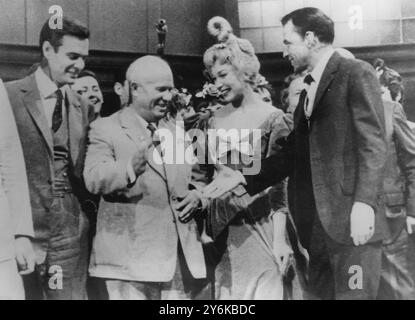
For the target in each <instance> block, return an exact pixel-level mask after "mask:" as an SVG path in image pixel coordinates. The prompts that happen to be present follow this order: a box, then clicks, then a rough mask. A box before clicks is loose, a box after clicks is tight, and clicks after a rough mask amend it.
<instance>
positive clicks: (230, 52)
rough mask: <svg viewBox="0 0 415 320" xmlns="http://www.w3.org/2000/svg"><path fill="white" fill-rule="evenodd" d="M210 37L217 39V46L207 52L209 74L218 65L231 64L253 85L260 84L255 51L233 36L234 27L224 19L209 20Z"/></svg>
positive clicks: (205, 59)
mask: <svg viewBox="0 0 415 320" xmlns="http://www.w3.org/2000/svg"><path fill="white" fill-rule="evenodd" d="M207 29H208V32H209V33H210V35H212V36H213V37H215V38H216V40H217V41H218V43H217V44H215V45H213V46H212V47H210V48H209V49H207V50H206V52H205V54H204V56H203V62H204V64H205V67H206V69H207V71H208V73H209V74H211V70H212V67H213V66H214V65H215V64H216V63H219V64H230V65H232V66H233V67H234V68H235V70H236V71H237V72H240V73H241V74H242V75H243V76H244V80H245V81H246V82H248V83H250V84H251V85H253V86H254V85H255V84H256V83H257V82H258V77H260V75H259V69H260V63H259V60H258V58H257V56H256V55H255V49H254V47H253V46H252V44H251V43H250V42H249V41H248V40H246V39H240V38H238V37H237V36H235V35H234V34H233V30H232V26H231V25H230V24H229V22H228V21H227V20H226V19H224V18H222V17H214V18H212V19H210V20H209V22H208V26H207Z"/></svg>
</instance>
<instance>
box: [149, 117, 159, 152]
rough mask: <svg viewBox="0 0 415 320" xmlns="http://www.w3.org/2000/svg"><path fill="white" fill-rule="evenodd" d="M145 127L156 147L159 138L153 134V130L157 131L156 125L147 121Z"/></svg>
mask: <svg viewBox="0 0 415 320" xmlns="http://www.w3.org/2000/svg"><path fill="white" fill-rule="evenodd" d="M147 129H148V130H149V131H150V132H151V139H153V145H154V147H155V148H157V147H158V146H159V145H160V140H159V139H158V137H157V135H156V134H155V132H156V131H157V129H156V127H155V126H154V125H153V124H152V123H149V124H148V125H147Z"/></svg>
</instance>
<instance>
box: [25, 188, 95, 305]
mask: <svg viewBox="0 0 415 320" xmlns="http://www.w3.org/2000/svg"><path fill="white" fill-rule="evenodd" d="M51 212H53V213H52V214H53V217H52V218H51V220H50V227H51V235H50V238H49V239H48V241H47V242H45V241H42V242H41V243H37V242H36V241H35V243H34V244H35V247H36V251H37V259H38V260H40V261H38V263H39V264H38V265H37V266H36V270H35V272H34V273H32V274H31V275H28V276H25V277H24V279H23V280H24V286H25V291H26V299H28V300H40V299H48V300H84V299H86V298H87V294H86V277H87V268H88V265H87V261H88V239H87V232H88V220H87V218H86V216H85V214H84V213H83V212H82V211H81V209H80V206H79V202H78V200H77V199H76V197H75V196H74V195H73V194H71V193H68V194H65V195H63V196H62V197H56V198H54V202H53V205H52V208H51Z"/></svg>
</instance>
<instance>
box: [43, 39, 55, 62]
mask: <svg viewBox="0 0 415 320" xmlns="http://www.w3.org/2000/svg"><path fill="white" fill-rule="evenodd" d="M42 52H43V56H44V57H45V58H46V59H48V60H49V58H50V57H51V55H52V54H54V53H56V52H55V49H54V48H53V46H52V45H51V43H50V42H49V41H45V42H43V45H42Z"/></svg>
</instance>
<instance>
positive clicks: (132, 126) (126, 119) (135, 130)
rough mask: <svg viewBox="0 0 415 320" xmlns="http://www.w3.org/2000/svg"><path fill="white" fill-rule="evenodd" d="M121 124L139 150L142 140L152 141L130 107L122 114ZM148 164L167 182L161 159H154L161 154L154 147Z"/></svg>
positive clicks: (151, 149) (149, 152) (149, 153)
mask: <svg viewBox="0 0 415 320" xmlns="http://www.w3.org/2000/svg"><path fill="white" fill-rule="evenodd" d="M120 123H121V127H122V128H123V130H124V132H125V134H126V135H127V136H128V137H129V138H130V139H131V140H132V141H133V142H134V143H135V145H136V146H137V148H138V147H139V146H140V145H141V143H142V142H141V140H140V138H146V139H151V136H150V134H149V132H148V131H147V128H144V127H143V125H142V124H141V122H140V121H139V120H138V118H137V114H136V113H135V111H134V110H133V109H131V108H130V107H127V108H124V109H123V110H122V111H121V112H120ZM148 155H149V156H148V164H149V166H150V167H151V168H152V169H153V170H154V171H156V172H157V173H158V175H159V176H161V177H162V178H163V180H164V181H166V174H165V170H164V168H163V164H162V163H161V159H156V160H155V159H154V158H155V157H157V156H158V157H160V154H159V153H158V151H157V150H155V149H154V147H151V148H150V149H149V151H148Z"/></svg>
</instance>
